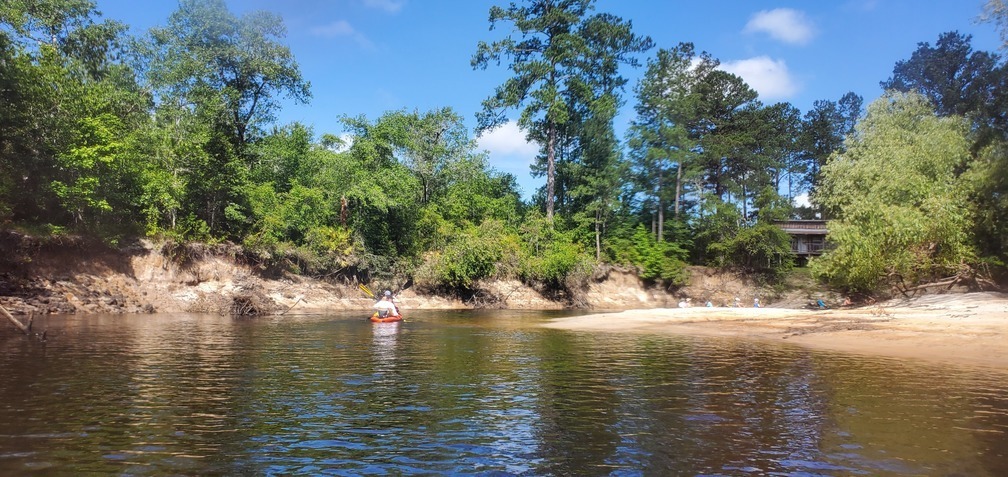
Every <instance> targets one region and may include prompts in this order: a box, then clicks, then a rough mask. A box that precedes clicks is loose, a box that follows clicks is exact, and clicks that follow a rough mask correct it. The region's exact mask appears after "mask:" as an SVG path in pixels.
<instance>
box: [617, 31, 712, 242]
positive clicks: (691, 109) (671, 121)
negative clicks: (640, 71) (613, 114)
mask: <svg viewBox="0 0 1008 477" xmlns="http://www.w3.org/2000/svg"><path fill="white" fill-rule="evenodd" d="M717 65H718V61H717V60H715V59H713V58H711V57H710V55H708V54H707V53H701V54H699V56H698V55H697V54H696V53H695V50H694V47H693V44H692V43H680V44H679V45H677V46H676V47H675V48H673V49H671V50H666V49H661V50H658V53H657V54H656V56H655V58H653V59H651V60H649V61H648V68H647V71H646V72H645V74H644V77H643V78H641V80H640V82H638V84H637V86H636V89H635V91H636V96H637V104H636V106H635V108H634V109H635V110H636V112H637V118H636V119H635V120H634V122H633V123H632V124H631V126H630V146H631V157H632V158H633V163H634V170H635V174H636V178H637V181H638V183H639V184H640V186H641V189H642V190H643V192H644V193H645V194H646V195H647V196H649V197H650V199H651V200H650V201H649V203H651V204H653V205H654V214H653V215H654V216H655V217H656V219H657V223H656V231H655V236H656V238H657V240H658V241H662V240H663V239H664V235H665V209H666V206H667V204H669V202H671V203H673V204H674V207H673V214H674V215H675V216H676V217H677V218H678V216H679V213H680V209H681V207H680V201H681V198H682V194H683V193H684V184H685V178H684V168H687V167H689V165H690V163H691V162H692V160H693V158H694V156H696V153H697V152H698V138H699V135H698V134H697V125H698V122H699V121H700V118H698V117H697V108H698V106H699V99H700V98H699V90H698V85H699V83H700V81H702V78H703V77H705V76H706V75H707V74H709V73H710V72H711V71H713V70H714V69H715V68H716V67H717ZM673 169H674V170H675V173H674V174H673V173H672V170H673ZM689 174H690V173H687V174H686V175H689ZM673 176H674V181H675V182H674V186H670V185H669V181H672V180H673V179H672V178H673Z"/></svg>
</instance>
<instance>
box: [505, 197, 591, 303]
mask: <svg viewBox="0 0 1008 477" xmlns="http://www.w3.org/2000/svg"><path fill="white" fill-rule="evenodd" d="M519 235H520V237H521V240H522V256H523V259H522V263H521V264H520V267H521V268H520V274H521V277H522V278H523V279H524V280H525V281H526V282H529V283H541V284H543V285H545V286H546V287H547V288H549V289H552V290H562V291H566V292H568V293H577V292H578V291H580V290H582V289H584V287H586V286H587V284H588V279H589V277H590V276H591V272H592V270H593V269H594V260H593V259H592V257H591V256H590V255H589V254H587V253H585V250H584V246H583V245H581V244H580V243H578V242H577V241H576V240H575V239H574V234H573V233H572V232H570V231H568V232H563V231H560V230H557V228H556V227H555V224H554V222H553V221H552V220H549V219H547V218H545V217H543V216H542V215H540V214H539V213H538V211H533V212H530V213H529V214H528V215H526V217H525V221H524V222H523V223H522V225H521V227H520V229H519Z"/></svg>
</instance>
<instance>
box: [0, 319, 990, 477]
mask: <svg viewBox="0 0 1008 477" xmlns="http://www.w3.org/2000/svg"><path fill="white" fill-rule="evenodd" d="M543 319H545V317H544V315H542V314H537V313H529V312H525V313H518V312H497V313H475V312H427V313H423V312H415V313H413V314H411V315H410V320H409V321H408V322H403V323H387V324H371V323H370V322H366V321H363V320H361V319H360V318H359V317H356V316H351V315H334V316H303V317H284V318H265V319H258V320H235V319H230V318H220V317H214V316H201V315H175V316H140V317H103V316H98V317H69V318H41V319H39V320H37V321H36V326H37V327H39V329H41V328H43V327H47V328H48V329H49V333H48V336H49V340H48V341H47V342H45V343H41V342H37V341H30V340H26V339H24V338H23V337H21V336H17V335H15V334H13V333H4V334H0V475H21V474H26V473H33V472H35V473H40V474H50V473H58V474H71V473H73V474H76V473H84V474H87V473H94V474H141V475H162V474H172V475H177V474H186V475H193V474H236V473H240V474H336V475H360V474H391V475H402V474H431V473H436V474H438V473H448V474H479V475H486V474H489V475H599V474H618V475H626V474H646V475H655V474H673V475H679V474H684V475H697V474H702V475H906V474H910V475H971V476H979V475H991V476H994V475H1008V457H1006V452H1008V436H1006V432H1008V385H1006V384H1005V383H1006V381H1005V377H1006V374H1005V373H1004V372H1001V371H991V370H984V369H973V368H961V367H948V366H946V367H941V366H934V365H929V364H921V363H914V362H909V361H900V360H894V359H882V358H879V359H866V358H862V357H853V356H845V355H841V354H831V353H822V352H814V351H810V350H805V349H801V348H792V347H784V346H774V345H770V344H766V343H754V342H746V341H740V340H726V339H700V338H678V337H663V336H645V335H632V336H631V335H627V336H624V335H613V334H593V333H573V332H563V331H557V330H545V329H541V328H537V327H535V326H534V325H535V324H536V323H539V322H541V321H542V320H543Z"/></svg>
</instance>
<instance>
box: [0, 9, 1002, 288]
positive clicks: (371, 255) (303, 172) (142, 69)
mask: <svg viewBox="0 0 1008 477" xmlns="http://www.w3.org/2000/svg"><path fill="white" fill-rule="evenodd" d="M1003 12H1004V1H1003V0H991V1H990V2H989V3H988V6H987V10H986V15H987V17H986V18H987V19H988V20H990V21H991V23H992V24H993V26H995V27H997V28H999V29H1000V31H1001V32H1002V33H1004V32H1005V31H1006V28H1008V23H1006V21H1005V16H1004V14H1003ZM490 20H491V22H492V23H494V24H498V23H499V24H501V25H506V26H507V27H508V28H506V29H504V30H505V31H510V32H512V33H511V34H510V35H503V36H498V37H496V38H488V39H487V41H486V42H480V43H479V44H478V45H474V55H473V57H472V64H473V67H474V70H475V71H474V72H473V74H474V75H478V74H481V70H483V69H492V68H502V67H503V68H508V69H509V71H510V72H511V76H510V77H509V78H508V79H507V80H506V81H505V82H503V83H502V84H501V85H499V86H498V87H497V88H496V89H495V90H494V91H488V92H487V99H486V100H485V101H484V103H483V108H482V111H481V112H480V114H479V115H478V117H477V118H476V119H477V123H478V126H477V128H476V130H475V131H472V130H470V129H469V128H467V127H466V125H465V121H464V119H463V118H462V117H461V116H460V115H459V114H458V113H457V112H455V111H453V110H452V109H450V108H435V109H432V110H428V111H419V110H395V111H388V112H386V113H385V114H383V115H381V116H380V117H377V118H367V117H363V116H359V115H355V113H354V112H353V111H346V112H344V116H343V124H344V127H345V131H346V132H347V133H348V134H344V135H339V134H338V133H339V132H335V131H317V130H315V129H314V127H313V126H312V125H307V124H299V123H292V124H277V123H276V121H275V117H276V113H277V112H278V111H279V108H281V105H282V102H283V101H293V102H301V103H308V102H310V101H311V99H312V95H313V92H312V90H311V87H310V79H308V78H304V77H303V76H302V74H301V71H300V69H299V68H298V64H297V60H296V58H294V56H293V55H292V53H291V51H290V49H289V48H288V47H287V46H285V45H284V43H283V38H284V35H285V27H284V24H283V22H282V20H281V19H280V18H279V17H278V16H276V15H273V14H271V13H268V12H256V13H251V14H247V15H245V16H241V17H238V16H235V15H234V14H232V13H231V12H230V11H229V10H228V9H227V6H226V5H225V4H224V2H223V1H222V0H199V1H196V0H181V1H180V2H179V8H178V10H177V11H176V12H175V13H173V14H172V15H171V16H170V17H169V18H167V19H166V20H165V22H164V25H163V26H161V27H158V28H154V29H152V30H151V31H149V32H148V33H147V34H145V35H143V36H140V37H135V38H134V37H129V36H127V35H126V33H125V32H126V27H125V26H124V25H122V24H119V23H116V22H115V21H111V20H105V19H102V18H101V15H100V14H99V12H98V11H97V10H96V8H95V4H94V3H93V2H91V1H90V0H44V1H38V2H8V3H5V4H4V6H2V7H0V101H2V102H3V107H2V108H0V158H2V159H0V221H2V222H3V223H4V224H6V225H5V227H7V228H19V229H22V230H28V231H31V232H33V233H37V234H50V235H56V236H59V235H65V234H81V235H87V236H98V237H101V238H103V239H104V240H105V241H106V242H109V243H117V242H125V241H130V240H132V239H135V238H137V237H144V236H147V237H154V238H158V239H160V240H164V241H171V242H175V243H187V242H207V243H221V242H232V243H235V244H240V245H242V246H243V247H244V248H245V249H246V250H247V251H248V254H249V256H251V257H255V259H256V260H259V261H260V262H261V263H262V265H263V267H274V268H276V267H280V268H283V269H286V270H288V271H292V272H295V273H301V274H307V275H312V276H316V277H325V278H328V279H333V280H345V281H357V280H360V281H370V280H385V281H388V282H393V281H396V280H400V279H402V278H404V277H407V276H410V277H412V278H413V279H414V280H415V283H416V286H417V287H418V288H420V289H425V290H428V291H431V292H441V293H471V292H472V291H473V290H474V289H475V288H477V287H478V286H479V283H480V281H481V280H485V279H492V278H498V279H518V280H521V281H523V282H525V283H528V284H531V285H534V286H535V287H536V288H537V289H540V290H542V291H544V292H547V293H552V294H556V295H557V296H565V297H568V299H571V297H576V295H577V293H578V291H579V290H582V289H583V288H584V287H585V286H586V283H587V282H588V280H589V279H590V277H591V276H592V274H593V272H594V271H595V270H596V269H597V267H599V266H600V265H603V264H604V265H606V266H611V265H616V266H621V267H629V268H633V269H635V270H637V271H638V274H639V276H640V277H641V278H642V279H644V280H646V281H647V282H648V283H654V284H660V285H662V286H665V287H674V286H679V285H683V284H684V280H685V279H686V277H687V273H686V267H687V266H689V265H691V264H702V265H709V266H715V267H719V268H724V269H730V270H736V271H741V272H744V273H747V274H753V275H756V276H761V277H765V279H766V280H768V281H773V280H775V279H777V278H778V277H780V276H783V275H784V274H786V273H787V271H788V270H789V269H790V268H791V267H793V266H794V264H795V256H794V255H793V254H792V252H791V247H790V243H789V238H788V236H787V235H786V234H785V233H783V232H782V231H781V229H779V228H777V227H776V226H774V225H773V222H774V221H778V220H786V219H793V218H806V219H808V218H816V217H818V218H823V219H827V220H829V230H830V235H829V241H830V243H832V244H833V247H832V249H831V250H829V251H828V252H827V253H826V254H825V255H824V256H823V257H822V258H821V259H818V260H813V261H812V264H811V265H812V266H811V269H812V270H813V272H814V273H815V274H816V275H817V276H819V277H820V278H822V279H824V280H827V281H828V282H829V283H830V284H831V285H833V286H836V287H838V288H839V289H841V290H846V291H851V292H860V293H873V292H878V291H883V290H890V289H891V288H892V287H894V286H895V287H897V288H898V289H900V290H903V291H909V290H912V289H914V288H915V287H917V286H919V285H921V284H926V283H931V282H935V281H941V280H958V281H964V280H965V281H966V282H969V283H971V284H974V285H977V286H984V285H985V284H989V283H991V280H992V279H993V278H995V277H996V276H997V274H998V273H1000V271H1001V270H1003V269H1004V267H1005V263H1006V260H1008V180H1006V178H1008V117H1006V111H1008V88H1006V86H1008V85H1006V84H1005V81H1006V79H1008V74H1006V73H1008V72H1006V71H1005V68H1006V67H1005V62H1004V61H1003V60H1002V59H1001V58H1000V57H999V56H998V55H997V54H995V53H993V52H985V51H974V50H973V49H972V47H971V45H970V37H969V36H964V35H960V34H959V33H957V32H949V33H946V34H943V35H942V36H941V37H939V38H938V40H937V42H936V43H935V44H934V45H931V44H930V43H928V42H927V41H926V40H927V39H922V43H920V44H919V47H918V49H917V50H916V51H914V52H910V53H912V54H911V56H910V57H909V58H908V59H906V60H903V61H900V62H898V63H897V64H896V65H895V67H894V69H893V75H892V77H890V78H888V79H886V78H881V79H880V80H882V85H883V86H884V87H885V88H887V89H888V90H889V93H887V94H886V95H884V96H883V97H881V98H879V99H878V100H876V101H874V102H872V103H871V104H869V105H867V107H864V105H863V104H862V98H861V97H860V96H858V95H857V94H855V93H853V92H852V93H848V94H845V95H843V96H842V97H840V98H837V99H835V100H834V99H822V100H821V101H817V102H816V103H815V104H814V106H813V108H812V109H811V110H809V111H806V112H804V113H803V112H801V111H799V110H798V109H797V108H795V107H794V106H792V105H790V104H787V103H776V104H764V103H762V102H760V101H759V100H758V99H757V94H756V92H755V91H754V90H753V89H752V88H751V87H749V86H748V85H746V84H745V82H744V81H743V80H742V79H741V78H740V77H738V76H735V75H732V74H730V73H727V72H724V71H722V70H720V69H719V68H718V65H719V62H718V60H717V59H716V58H713V57H711V56H710V55H708V54H707V53H704V52H702V50H700V45H693V44H691V43H688V42H683V43H680V44H678V45H654V44H653V42H652V41H651V40H650V39H649V38H647V37H645V36H640V35H638V34H636V33H634V32H633V29H632V24H631V22H630V21H628V20H625V19H621V18H618V17H614V16H612V15H608V14H605V13H604V12H596V11H595V10H594V5H593V2H592V1H579V2H555V1H548V0H529V1H526V2H519V4H517V5H515V4H512V6H510V7H508V8H503V7H493V8H492V9H491V11H490ZM496 31H497V30H491V33H494V32H496ZM1005 45H1006V46H1008V43H1006V44H1005ZM638 66H639V67H642V68H644V71H645V73H644V75H643V77H642V79H641V80H640V81H639V82H638V83H637V84H632V85H630V84H627V83H628V81H627V80H626V78H625V77H624V76H623V74H622V73H621V71H625V69H626V68H633V67H638ZM949 72H951V73H949ZM627 102H629V103H630V104H631V105H632V106H633V108H634V111H635V117H634V119H633V121H632V124H631V126H630V128H629V130H628V132H627V134H626V136H625V137H619V135H617V133H616V129H615V127H614V119H615V117H616V113H617V111H618V109H619V108H620V107H621V106H622V105H624V104H627ZM509 112H510V113H517V114H518V115H519V116H520V119H519V124H520V125H521V126H522V128H523V129H524V130H525V131H527V133H528V137H529V139H531V140H534V141H535V142H536V143H538V144H540V145H541V150H540V154H539V156H538V158H537V163H536V164H535V165H534V167H533V170H532V174H534V175H538V176H545V178H546V185H545V187H544V188H543V189H542V190H539V191H537V192H536V194H535V195H534V196H533V198H532V200H531V201H523V200H522V197H521V195H520V193H519V191H518V188H517V185H516V181H515V178H514V177H513V176H511V175H508V174H503V173H500V172H498V171H496V170H494V169H493V168H491V167H490V166H489V165H488V164H489V162H488V157H487V153H486V152H485V151H481V150H479V149H478V148H477V146H476V142H475V139H474V137H475V136H474V135H475V134H477V133H478V132H482V131H486V130H489V129H492V128H494V127H496V126H497V125H499V124H500V123H501V122H502V121H503V120H504V118H506V114H507V113H509ZM806 193H807V194H808V196H809V198H810V199H811V203H810V205H806V206H796V205H795V201H794V199H795V197H796V196H798V195H803V194H806Z"/></svg>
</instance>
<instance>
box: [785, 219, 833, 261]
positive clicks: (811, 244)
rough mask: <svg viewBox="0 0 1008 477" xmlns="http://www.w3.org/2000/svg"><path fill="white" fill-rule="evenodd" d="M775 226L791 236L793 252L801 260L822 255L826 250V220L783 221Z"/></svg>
mask: <svg viewBox="0 0 1008 477" xmlns="http://www.w3.org/2000/svg"><path fill="white" fill-rule="evenodd" d="M774 225H776V226H778V227H780V228H781V230H783V231H784V232H786V233H787V234H788V235H790V236H791V251H792V252H794V254H795V255H797V256H798V258H799V259H800V260H807V259H808V258H809V257H812V256H816V255H822V253H823V251H824V250H825V248H826V221H825V220H783V221H776V222H774Z"/></svg>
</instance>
